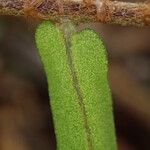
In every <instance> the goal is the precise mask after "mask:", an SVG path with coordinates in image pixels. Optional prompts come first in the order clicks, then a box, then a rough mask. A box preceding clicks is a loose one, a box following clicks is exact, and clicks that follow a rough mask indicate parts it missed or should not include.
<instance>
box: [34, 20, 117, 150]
mask: <svg viewBox="0 0 150 150" xmlns="http://www.w3.org/2000/svg"><path fill="white" fill-rule="evenodd" d="M35 38H36V44H37V48H38V50H39V54H40V57H41V60H42V62H43V65H44V68H45V71H46V74H47V81H48V85H49V96H50V97H51V100H50V104H51V109H52V112H53V119H54V125H55V133H56V138H57V149H58V150H116V139H115V130H114V121H113V113H112V101H111V94H110V89H109V85H108V79H107V71H108V67H107V57H106V50H105V47H104V45H103V43H102V40H101V39H100V38H99V36H98V35H97V34H96V33H95V32H94V31H92V30H90V29H86V30H83V31H81V32H80V33H75V34H71V37H69V38H70V39H66V38H65V36H64V33H63V32H62V31H61V30H59V28H57V27H56V26H54V25H53V24H52V23H50V22H43V23H42V24H41V25H39V27H38V28H37V31H36V36H35Z"/></svg>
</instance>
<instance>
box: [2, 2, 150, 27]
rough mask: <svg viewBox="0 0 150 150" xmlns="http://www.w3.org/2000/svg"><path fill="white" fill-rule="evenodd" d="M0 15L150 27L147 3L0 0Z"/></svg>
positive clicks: (148, 5)
mask: <svg viewBox="0 0 150 150" xmlns="http://www.w3.org/2000/svg"><path fill="white" fill-rule="evenodd" d="M0 14H1V15H14V16H31V17H36V18H40V19H44V20H53V21H55V22H59V21H60V18H61V17H62V16H63V17H64V16H67V17H68V18H69V19H71V20H72V21H74V22H87V21H92V22H102V23H107V24H119V25H123V26H140V27H142V26H150V3H130V2H119V1H109V0H76V1H75V0H61V1H60V0H31V1H28V0H0Z"/></svg>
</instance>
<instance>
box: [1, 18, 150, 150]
mask: <svg viewBox="0 0 150 150" xmlns="http://www.w3.org/2000/svg"><path fill="white" fill-rule="evenodd" d="M38 24H39V22H38V21H37V20H32V21H31V19H30V18H13V17H0V150H55V149H56V142H55V135H54V129H53V123H52V115H51V111H50V109H49V108H50V106H49V98H48V91H47V82H46V76H45V73H44V70H43V67H42V65H41V62H40V59H39V56H38V53H37V49H36V45H35V41H34V33H35V28H36V26H37V25H38ZM85 26H86V27H90V28H93V29H95V30H96V31H97V32H99V33H100V35H101V37H102V38H103V41H104V43H105V45H106V47H107V50H108V56H109V81H110V87H111V90H112V96H113V104H114V116H115V123H116V132H117V141H118V147H119V148H118V149H119V150H149V149H150V28H148V27H145V28H135V27H120V26H113V25H102V24H86V25H85V24H84V25H81V26H80V28H83V27H85Z"/></svg>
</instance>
